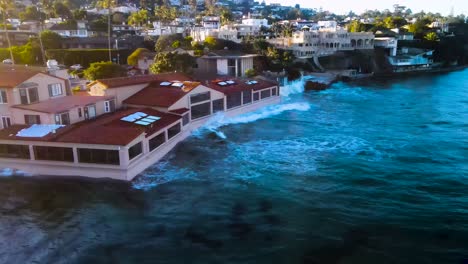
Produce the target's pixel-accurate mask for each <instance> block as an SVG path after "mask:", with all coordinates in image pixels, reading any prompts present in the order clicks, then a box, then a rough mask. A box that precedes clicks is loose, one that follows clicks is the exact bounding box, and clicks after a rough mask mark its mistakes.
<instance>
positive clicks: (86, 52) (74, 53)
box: [46, 49, 131, 67]
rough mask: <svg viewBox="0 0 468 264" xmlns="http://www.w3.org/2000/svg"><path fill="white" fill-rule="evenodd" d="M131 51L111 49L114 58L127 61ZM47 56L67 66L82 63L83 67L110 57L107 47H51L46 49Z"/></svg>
mask: <svg viewBox="0 0 468 264" xmlns="http://www.w3.org/2000/svg"><path fill="white" fill-rule="evenodd" d="M130 53H131V51H129V50H115V49H113V50H111V54H112V58H117V57H120V61H121V62H125V61H127V57H128V56H129V55H130ZM46 56H47V58H49V59H55V60H57V61H58V62H59V63H60V64H63V65H66V66H70V65H73V64H81V66H83V67H88V66H89V65H90V64H92V63H93V62H99V61H107V60H108V58H109V55H108V50H107V49H50V50H47V51H46Z"/></svg>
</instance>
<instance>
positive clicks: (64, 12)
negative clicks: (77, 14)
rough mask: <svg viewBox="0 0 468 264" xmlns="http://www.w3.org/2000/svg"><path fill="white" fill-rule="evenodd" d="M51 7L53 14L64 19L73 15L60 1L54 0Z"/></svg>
mask: <svg viewBox="0 0 468 264" xmlns="http://www.w3.org/2000/svg"><path fill="white" fill-rule="evenodd" d="M52 8H53V11H54V14H55V15H56V16H57V17H62V18H66V19H70V18H72V17H73V15H72V12H71V11H70V9H69V8H68V7H67V6H66V5H65V4H64V3H62V2H55V3H54V4H53V7H52Z"/></svg>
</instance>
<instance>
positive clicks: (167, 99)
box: [123, 81, 200, 107]
mask: <svg viewBox="0 0 468 264" xmlns="http://www.w3.org/2000/svg"><path fill="white" fill-rule="evenodd" d="M183 83H184V88H183V89H181V88H177V87H172V86H169V87H167V86H161V83H160V82H159V81H158V82H153V83H151V84H150V85H148V87H146V88H144V89H143V90H141V91H139V92H138V93H136V94H134V95H132V96H130V97H129V98H127V99H126V100H124V101H123V103H124V104H128V105H136V106H151V107H154V106H159V107H169V106H171V105H173V104H174V103H175V102H177V101H179V100H180V99H181V98H182V97H184V96H185V95H186V94H187V93H188V92H190V91H191V90H193V89H194V88H196V87H197V86H198V85H200V83H198V82H183Z"/></svg>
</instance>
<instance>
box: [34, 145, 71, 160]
mask: <svg viewBox="0 0 468 264" xmlns="http://www.w3.org/2000/svg"><path fill="white" fill-rule="evenodd" d="M34 155H35V158H36V159H37V160H55V161H67V162H73V149H72V148H61V147H48V146H34Z"/></svg>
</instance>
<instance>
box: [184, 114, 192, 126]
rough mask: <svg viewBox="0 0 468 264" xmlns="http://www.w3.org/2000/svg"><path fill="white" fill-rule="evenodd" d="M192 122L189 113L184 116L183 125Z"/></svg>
mask: <svg viewBox="0 0 468 264" xmlns="http://www.w3.org/2000/svg"><path fill="white" fill-rule="evenodd" d="M189 122H190V117H189V113H186V114H185V115H183V116H182V125H184V126H185V125H187V124H188V123H189Z"/></svg>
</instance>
